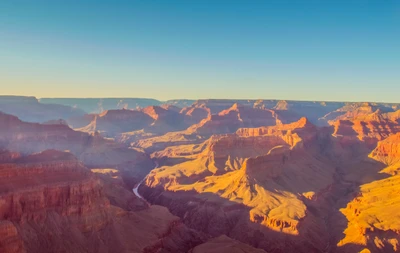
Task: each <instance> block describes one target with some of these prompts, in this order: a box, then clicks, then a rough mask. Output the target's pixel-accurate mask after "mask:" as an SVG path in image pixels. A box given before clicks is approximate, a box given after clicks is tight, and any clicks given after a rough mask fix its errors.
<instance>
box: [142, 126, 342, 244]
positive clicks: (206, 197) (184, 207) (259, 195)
mask: <svg viewBox="0 0 400 253" xmlns="http://www.w3.org/2000/svg"><path fill="white" fill-rule="evenodd" d="M252 133H256V134H252ZM302 136H304V138H305V140H303V139H302ZM316 136H317V132H316V128H315V126H313V125H312V124H311V123H309V122H308V121H307V120H306V119H301V120H300V121H299V122H296V123H293V124H290V125H281V126H280V127H278V126H271V127H265V128H262V129H261V130H260V129H257V130H256V129H240V130H238V132H237V134H228V135H222V136H218V135H217V136H213V137H211V138H210V139H209V140H207V142H206V143H205V144H203V145H205V146H204V147H203V148H202V151H200V153H198V154H196V155H195V157H196V158H195V159H193V160H188V161H185V162H182V163H178V164H176V165H173V166H162V167H161V168H157V169H155V170H153V171H152V172H151V173H150V174H149V176H148V177H147V179H146V186H147V187H146V188H143V190H142V191H143V193H144V194H145V196H146V197H147V199H148V200H150V201H151V202H153V203H156V204H161V205H165V206H168V207H169V208H170V210H171V211H172V212H173V213H174V214H176V215H179V216H180V217H182V218H183V220H184V222H185V224H187V225H188V226H190V227H192V228H196V229H198V230H200V231H203V232H206V233H209V234H211V235H213V236H218V235H221V234H229V235H230V236H231V237H233V238H236V239H239V240H241V241H243V242H246V243H250V244H252V245H255V246H257V247H261V248H263V249H265V250H267V251H271V250H277V249H280V250H286V252H290V250H294V248H296V247H299V248H300V249H301V250H304V252H307V250H308V252H313V251H314V250H315V252H317V251H318V250H321V249H322V248H323V247H324V245H323V243H321V242H320V241H318V240H316V241H313V240H309V242H308V243H307V245H305V244H304V240H306V238H305V237H303V236H305V234H319V235H320V237H321V238H324V237H326V236H327V234H326V233H325V232H324V230H323V229H321V227H323V221H322V220H321V219H320V218H317V217H316V216H315V215H314V214H313V212H311V211H310V210H308V208H307V205H306V203H307V201H308V200H311V201H313V200H314V199H315V198H316V196H317V195H318V194H319V193H320V192H322V191H324V190H325V189H326V188H327V187H328V186H329V185H330V184H332V182H333V174H334V167H333V166H330V165H327V164H325V163H324V162H323V161H321V160H320V159H321V158H319V159H317V158H316V156H315V154H313V153H310V152H307V151H306V150H305V148H304V142H305V143H307V145H311V142H312V141H316ZM294 140H295V141H294ZM186 148H189V147H186ZM309 175H313V178H311V177H310V176H309ZM316 177H318V179H317V178H316ZM233 224H237V225H233ZM310 224H312V225H310ZM255 231H259V233H260V234H259V235H258V236H259V240H256V241H254V240H252V239H251V237H252V236H246V233H250V234H253V233H256V232H255ZM300 231H302V233H300ZM280 233H281V235H284V234H286V235H291V236H289V239H287V240H288V241H290V243H287V245H285V244H283V243H276V244H275V245H270V244H262V243H260V240H262V239H261V238H264V237H265V238H267V237H271V238H280V236H281V235H279V234H280ZM253 235H254V234H253ZM296 245H297V246H296Z"/></svg>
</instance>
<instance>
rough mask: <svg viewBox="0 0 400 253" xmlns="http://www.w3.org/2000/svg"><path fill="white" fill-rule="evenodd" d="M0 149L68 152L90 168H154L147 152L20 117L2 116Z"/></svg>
mask: <svg viewBox="0 0 400 253" xmlns="http://www.w3.org/2000/svg"><path fill="white" fill-rule="evenodd" d="M0 148H3V149H7V150H10V151H17V152H20V153H22V154H32V153H36V152H41V151H44V150H46V149H57V150H62V151H64V150H68V151H70V152H71V153H73V154H75V155H76V156H77V157H78V158H79V159H80V160H81V161H83V162H84V164H85V165H87V166H117V165H120V164H124V163H131V164H132V165H135V164H141V165H142V166H143V167H144V168H146V167H147V168H151V167H152V162H151V161H150V159H149V157H148V156H147V155H145V154H144V153H141V152H138V151H136V150H133V149H128V148H125V147H124V146H122V145H120V144H117V143H115V142H114V141H112V140H107V139H104V138H102V137H101V136H99V135H97V134H94V135H90V134H88V133H83V132H78V131H74V130H72V129H70V128H69V127H68V126H66V125H62V124H61V125H42V124H37V123H27V122H23V121H21V120H19V119H18V118H17V117H15V116H12V115H8V114H3V113H0Z"/></svg>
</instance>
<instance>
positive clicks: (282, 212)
mask: <svg viewBox="0 0 400 253" xmlns="http://www.w3.org/2000/svg"><path fill="white" fill-rule="evenodd" d="M399 171H400V103H399V104H394V103H369V102H364V103H353V102H322V101H319V102H315V101H283V100H263V99H259V100H235V99H230V100H225V99H204V100H179V99H178V100H170V101H158V100H156V99H141V98H104V99H94V98H88V99H75V98H68V99H67V98H64V99H58V98H42V99H36V98H35V97H21V96H0V181H1V183H0V235H1V236H0V252H4V253H22V252H28V253H31V252H33V253H36V252H37V253H39V252H40V253H47V252H48V253H50V252H82V253H83V252H93V253H94V252H147V253H153V252H158V253H167V252H170V253H173V252H182V253H183V252H190V253H202V252H227V253H228V252H229V253H233V252H257V253H258V252H260V253H261V252H268V253H281V252H301V253H309V252H326V253H339V252H344V253H350V252H363V253H366V252H382V253H383V252H385V253H386V252H397V251H399V250H400V249H399V247H400V245H399V244H400V215H399V210H400V174H399Z"/></svg>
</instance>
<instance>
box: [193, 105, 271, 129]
mask: <svg viewBox="0 0 400 253" xmlns="http://www.w3.org/2000/svg"><path fill="white" fill-rule="evenodd" d="M276 123H277V119H276V116H275V114H274V112H273V111H270V110H265V109H257V108H252V107H246V106H243V105H240V104H237V103H235V104H234V105H232V106H231V107H230V108H229V109H227V110H223V111H221V112H220V113H218V114H214V115H209V116H208V118H206V119H204V120H202V121H201V122H200V123H199V124H196V125H193V126H191V127H190V128H188V130H187V132H188V133H196V134H200V135H211V134H222V133H233V132H235V131H236V130H237V129H238V128H240V127H258V126H271V125H275V124H276Z"/></svg>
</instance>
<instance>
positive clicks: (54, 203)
mask: <svg viewBox="0 0 400 253" xmlns="http://www.w3.org/2000/svg"><path fill="white" fill-rule="evenodd" d="M129 192H130V194H131V197H132V196H134V195H133V194H132V192H131V191H129ZM127 198H130V196H127ZM141 209H142V210H140V211H135V212H129V211H128V210H124V209H121V208H119V207H116V206H113V205H110V202H109V200H108V199H107V198H106V195H105V194H104V191H103V184H102V183H101V182H100V180H99V178H97V177H96V176H95V175H94V174H93V173H91V172H90V170H88V169H87V168H85V167H84V166H83V164H82V163H81V162H79V161H78V160H77V159H76V158H75V157H74V156H73V155H72V154H70V153H65V152H60V151H55V150H47V151H44V152H42V153H39V154H35V155H31V156H27V157H20V158H17V157H15V158H13V159H12V161H8V163H1V164H0V250H1V252H2V253H3V252H4V253H11V252H18V253H20V252H41V253H42V252H45V253H47V252H49V253H50V252H93V253H94V252H99V251H102V250H104V251H106V252H114V251H120V252H146V249H148V248H155V245H159V242H160V241H163V242H164V243H165V245H164V244H163V245H162V246H161V247H160V246H157V247H156V248H159V249H164V248H165V249H168V250H170V252H185V251H187V250H188V249H190V248H191V247H192V246H191V244H190V243H191V242H193V243H194V242H197V244H199V243H201V242H202V240H201V239H200V238H198V237H197V235H196V233H195V232H193V231H191V230H190V229H188V228H186V227H185V226H184V225H181V226H176V223H177V222H179V219H178V218H177V217H175V216H173V215H171V214H170V213H169V212H168V210H167V209H165V208H163V207H157V206H152V207H144V210H143V207H142V208H141ZM166 245H167V246H166Z"/></svg>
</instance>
